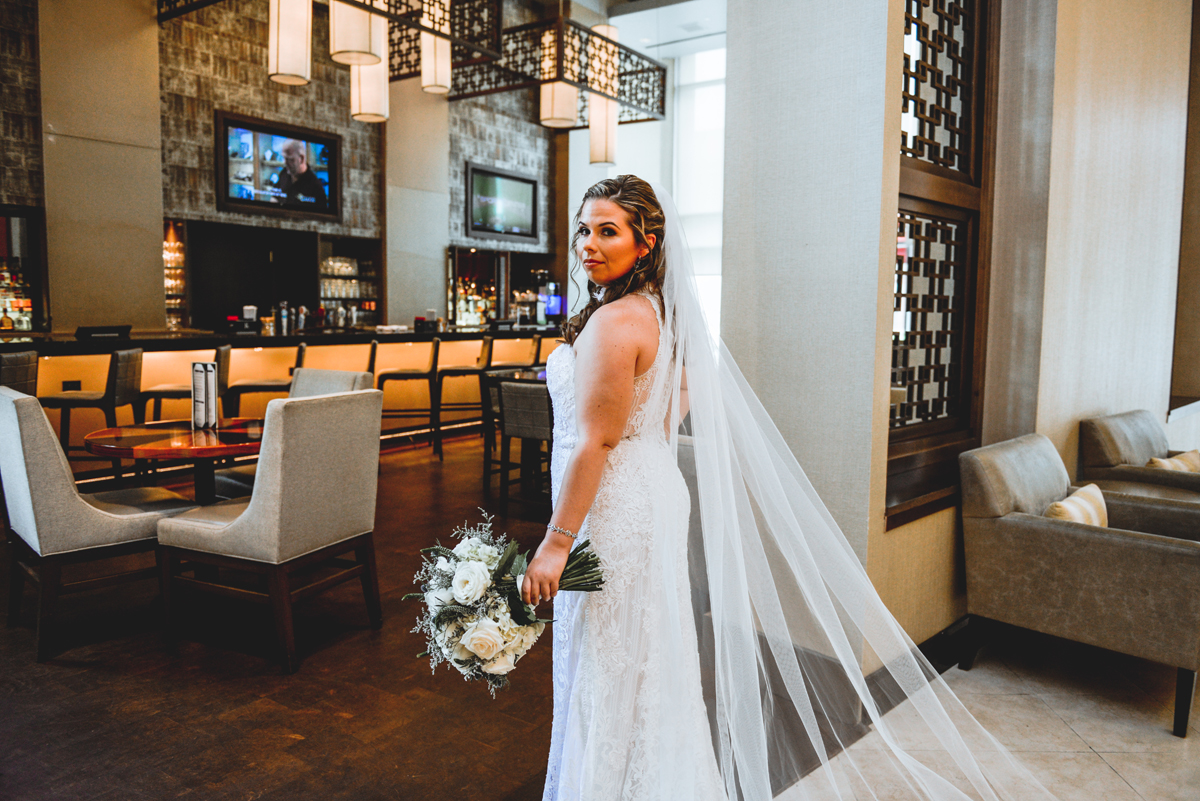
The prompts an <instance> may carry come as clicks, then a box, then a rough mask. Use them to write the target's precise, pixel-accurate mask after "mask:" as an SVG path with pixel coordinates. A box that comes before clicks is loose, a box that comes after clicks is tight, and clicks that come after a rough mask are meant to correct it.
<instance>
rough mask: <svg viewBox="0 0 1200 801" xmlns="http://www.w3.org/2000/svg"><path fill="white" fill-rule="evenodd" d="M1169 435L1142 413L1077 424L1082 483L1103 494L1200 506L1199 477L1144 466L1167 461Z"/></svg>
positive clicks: (1154, 420) (1193, 474) (1148, 415)
mask: <svg viewBox="0 0 1200 801" xmlns="http://www.w3.org/2000/svg"><path fill="white" fill-rule="evenodd" d="M1177 453H1178V451H1172V450H1168V447H1167V435H1166V432H1164V431H1163V427H1162V426H1161V425H1159V422H1158V420H1156V419H1155V418H1154V415H1152V414H1150V412H1148V411H1146V410H1144V409H1138V410H1137V411H1132V412H1124V413H1123V414H1112V415H1109V416H1107V417H1096V418H1093V419H1091V420H1084V421H1082V422H1081V423H1080V424H1079V480H1080V482H1081V483H1083V482H1094V483H1096V484H1098V485H1099V486H1100V488H1101V489H1102V490H1104V491H1105V492H1120V493H1123V494H1126V495H1141V496H1145V497H1153V498H1169V499H1172V500H1192V501H1197V502H1200V473H1187V472H1183V471H1179V470H1160V469H1158V468H1155V467H1146V462H1148V461H1150V459H1151V457H1157V458H1159V459H1165V458H1167V457H1168V456H1174V455H1176V454H1177Z"/></svg>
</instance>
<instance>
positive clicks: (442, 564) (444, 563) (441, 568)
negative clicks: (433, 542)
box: [433, 556, 454, 573]
mask: <svg viewBox="0 0 1200 801" xmlns="http://www.w3.org/2000/svg"><path fill="white" fill-rule="evenodd" d="M433 569H434V570H437V571H438V572H440V573H453V572H454V563H453V562H451V561H450V560H449V559H447V558H446V557H444V556H439V557H438V558H437V562H435V563H434V565H433Z"/></svg>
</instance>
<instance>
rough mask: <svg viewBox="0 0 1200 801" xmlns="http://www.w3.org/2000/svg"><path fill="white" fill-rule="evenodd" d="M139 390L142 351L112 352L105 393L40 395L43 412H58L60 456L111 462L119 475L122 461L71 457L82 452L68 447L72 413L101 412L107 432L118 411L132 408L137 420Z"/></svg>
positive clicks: (76, 447)
mask: <svg viewBox="0 0 1200 801" xmlns="http://www.w3.org/2000/svg"><path fill="white" fill-rule="evenodd" d="M141 390H142V349H141V348H132V349H130V350H118V351H114V352H113V354H112V356H111V357H109V360H108V377H107V378H106V379H105V382H104V391H103V392H96V391H93V390H82V391H81V390H70V391H66V392H56V393H53V394H50V395H40V396H38V400H39V401H41V404H42V406H43V407H44V408H46V409H58V410H59V411H60V413H61V415H62V416H61V417H60V418H59V424H58V438H59V441H60V442H61V443H62V449H63V453H65V454H66V455H67V458H68V459H71V458H75V459H77V460H81V461H99V462H103V461H111V462H112V467H113V472H114V473H115V474H119V473H120V472H121V460H120V459H112V460H106V459H102V458H98V457H94V456H75V457H72V456H71V452H72V451H84V452H86V449H85V448H84V447H83V446H82V445H78V446H74V447H72V445H71V410H72V409H99V410H101V411H102V412H104V422H105V424H106V425H107V426H108V427H109V428H115V427H116V425H117V409H119V408H121V407H122V406H132V407H133V411H134V417H135V419H136V417H137V414H138V412H137V409H138V399H139V397H140V395H141Z"/></svg>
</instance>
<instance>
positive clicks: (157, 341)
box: [0, 326, 559, 445]
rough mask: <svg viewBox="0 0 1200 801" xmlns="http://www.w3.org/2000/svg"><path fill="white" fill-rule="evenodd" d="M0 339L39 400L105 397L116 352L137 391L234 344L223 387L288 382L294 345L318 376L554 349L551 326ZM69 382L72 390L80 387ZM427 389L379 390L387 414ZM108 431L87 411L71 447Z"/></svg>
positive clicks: (457, 389)
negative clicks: (126, 355) (23, 361)
mask: <svg viewBox="0 0 1200 801" xmlns="http://www.w3.org/2000/svg"><path fill="white" fill-rule="evenodd" d="M22 334H23V336H20V337H13V338H8V337H5V338H3V339H0V353H13V352H18V351H29V350H34V351H37V353H38V356H39V364H38V395H48V394H51V393H55V392H61V391H63V390H64V389H67V388H70V389H82V390H85V391H86V390H97V391H102V390H103V389H104V383H105V377H106V374H107V370H108V362H109V357H110V355H111V354H112V352H113V351H115V350H124V349H128V348H141V349H142V350H143V351H144V356H143V361H142V382H141V383H142V388H143V389H145V388H148V387H152V386H155V385H158V384H181V383H187V382H189V381H190V380H191V365H192V362H197V361H212V359H213V353H214V351H215V349H216V348H217V347H218V346H220V345H232V346H233V353H232V357H231V361H230V372H229V380H230V382H231V383H232V382H235V381H239V380H242V379H263V378H286V377H287V376H288V371H289V369H290V368H291V367H293V366H294V364H295V360H296V350H297V347H298V346H299V345H300V343H301V342H303V343H305V344H306V345H307V348H306V352H305V358H304V366H305V367H315V368H318V369H323V370H352V371H355V372H358V371H365V370H366V369H367V361H368V358H369V355H370V349H371V342H372V340H375V341H377V342H378V343H379V347H378V351H377V353H376V360H375V372H376V373H379V372H381V371H383V370H389V369H395V368H417V369H424V368H425V367H426V366H428V362H429V349H430V343H431V342H432V341H433V338H434V337H437V338H438V339H439V340H441V348H440V352H439V354H438V363H439V366H443V367H448V366H470V365H474V364H475V360H476V358H477V357H478V356H479V351H480V347H481V346H482V344H483V337H484V336H485V334H486V335H487V336H491V337H492V338H493V339H494V346H493V348H494V350H493V363H494V364H495V365H497V366H501V365H504V364H528V363H529V361H530V360H531V358H532V357H533V355H534V354H533V347H534V342H535V339H534V337H535V336H538V335H540V336H541V337H542V339H543V341H542V344H541V358H542V360H545V358H546V356H547V355H549V353H550V351H551V350H552V349H553V348H554V347H556V346H557V345H558V336H559V329H558V328H557V326H544V327H536V328H535V327H523V328H520V329H517V330H512V331H483V330H471V331H450V332H444V333H438V334H429V333H396V334H378V333H374V332H372V331H361V332H337V333H328V332H321V333H314V334H312V335H305V336H287V337H263V336H232V335H221V334H207V333H202V332H201V333H197V332H170V333H168V332H147V333H139V332H137V331H134V332H132V334H131V336H130V338H128V339H116V338H97V339H76V338H75V337H74V336H72V335H69V334H53V335H50V334H37V333H34V334H28V333H26V332H22ZM68 382H79V383H78V386H75V385H72V384H70V383H68ZM285 394H286V393H277V394H268V393H258V394H252V395H246V396H244V398H243V399H242V402H241V408H240V410H239V415H240V416H241V417H262V416H263V415H264V414H265V413H266V405H267V402H268V401H270V400H271V399H273V398H278V397H284V396H285ZM478 397H479V384H478V381H473V380H447V382H446V385H445V387H444V389H443V396H442V400H443V402H454V401H458V402H467V401H472V400H476V401H477V399H478ZM190 403H191V402H190V400H187V399H180V400H171V399H167V400H164V401H163V406H162V417H163V419H182V418H187V417H190V415H191V406H190ZM428 406H429V397H428V390H427V388H426V386H425V384H424V383H423V382H419V381H396V382H389V383H388V384H387V386H386V388H385V395H384V408H385V409H402V408H427V407H428ZM47 414H48V416H49V418H50V422H51V423H52V424H53V425H54V426H55V431H56V433H57V426H58V422H59V420H58V417H59V415H58V412H56V411H54V410H48V411H47ZM467 416H469V415H467V414H465V413H461V412H460V413H457V414H456V413H454V412H449V411H447V412H446V413H444V414H443V415H442V423H443V425H446V424H450V425H453V423H454V422H455V420H456V419H463V418H465V417H467ZM117 417H118V420H117V423H118V425H125V424H130V423H132V422H133V416H132V412H131V410H130V408H129V407H124V408H122V409H118V410H117ZM427 422H428V421H427V420H422V419H414V418H408V419H398V420H386V419H385V420H384V434H385V435H386V434H387V433H389V432H392V433H395V432H397V431H399V430H402V429H413V428H421V427H424V425H425V424H426V423H427ZM104 427H105V421H104V415H103V414H102V413H101V412H99V411H97V410H91V409H81V410H79V411H77V412H76V413H75V414H74V415H73V417H72V420H71V444H73V445H82V444H83V437H84V436H85V435H86V434H88V433H89V432H91V431H94V430H98V429H101V428H104Z"/></svg>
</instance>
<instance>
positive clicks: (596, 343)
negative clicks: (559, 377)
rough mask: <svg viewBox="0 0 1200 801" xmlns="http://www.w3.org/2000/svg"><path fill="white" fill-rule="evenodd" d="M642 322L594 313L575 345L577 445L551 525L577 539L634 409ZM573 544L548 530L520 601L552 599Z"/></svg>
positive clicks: (622, 307) (626, 313) (619, 308)
mask: <svg viewBox="0 0 1200 801" xmlns="http://www.w3.org/2000/svg"><path fill="white" fill-rule="evenodd" d="M644 326H645V321H644V319H642V315H640V314H639V313H638V310H636V309H634V308H632V307H630V306H629V305H627V304H625V303H621V302H618V303H614V304H612V305H610V306H603V307H601V308H600V309H598V310H597V311H596V312H595V314H593V315H592V317H591V319H590V320H588V324H587V328H586V329H584V332H583V333H582V334H581V335H580V336H579V339H577V340H575V346H574V347H575V363H576V369H575V420H576V423H575V425H576V430H577V432H578V435H579V440H578V442H577V443H576V445H575V449H574V450H573V451H571V458H570V459H568V460H567V467H566V471H565V473H564V474H563V483H562V487H561V489H560V490H559V493H558V504H557V505H556V506H555V507H554V514H553V515H552V516H551V518H550V523H551V524H552V525H555V526H558V527H560V528H565V529H566V530H568V531H572V532H575V533H576V534H578V533H579V527H580V526H581V525H583V521H584V518H586V517H587V513H588V510H589V509H591V508H592V502H593V501H594V500H595V498H596V491H597V490H598V489H599V488H600V477H601V475H603V473H604V463H605V461H606V460H607V459H608V452H609V451H610V450H612V449H613V448H615V447H616V446H617V444H618V443H619V442H620V441H621V437H622V435H623V434H624V433H625V424H626V422H627V421H628V420H629V412H630V409H631V408H632V407H633V376H634V371H635V370H636V368H637V359H638V353H639V351H640V349H641V347H642V342H643V341H644V339H645V332H644V331H643V330H642V329H643V328H644ZM572 543H573V540H572V539H571V538H570V537H567V536H565V535H563V534H559V533H558V532H556V531H554V530H553V529H548V530H547V531H546V536H545V538H544V539H543V540H542V544H541V545H540V546H538V549H537V553H536V554H535V555H534V557H533V559H532V561H530V563H529V569H528V570H527V571H526V573H525V581H524V583H523V584H522V587H521V596H522V598H524V600H525V602H526V603H532V604H537V603H539V602H540V601H542V600H548V599H550V598H553V597H554V595H555V594H556V593H557V592H558V579H559V577H560V576H561V575H562V571H563V567H564V566H565V565H566V563H567V555H568V554H569V553H570V552H571V545H572Z"/></svg>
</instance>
